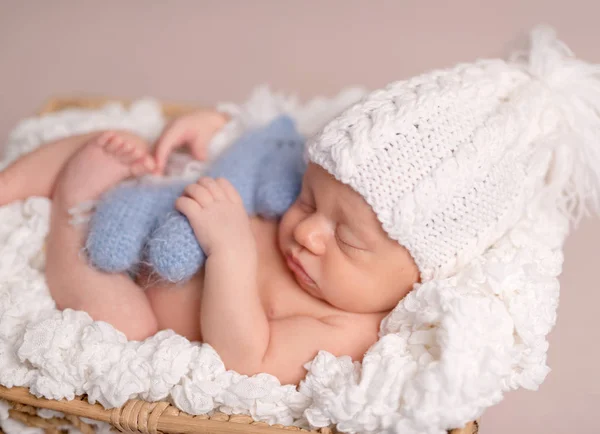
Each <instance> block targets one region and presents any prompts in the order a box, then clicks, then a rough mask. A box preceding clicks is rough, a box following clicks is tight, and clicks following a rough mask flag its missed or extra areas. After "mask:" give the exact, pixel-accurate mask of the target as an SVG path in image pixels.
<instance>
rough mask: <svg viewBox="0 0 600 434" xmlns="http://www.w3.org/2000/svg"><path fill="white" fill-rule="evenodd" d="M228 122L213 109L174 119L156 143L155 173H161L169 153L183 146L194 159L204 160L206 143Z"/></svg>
mask: <svg viewBox="0 0 600 434" xmlns="http://www.w3.org/2000/svg"><path fill="white" fill-rule="evenodd" d="M228 120H229V117H228V116H227V115H226V114H224V113H221V112H218V111H217V110H214V109H205V110H197V111H195V112H192V113H190V114H187V115H183V116H180V117H178V118H176V119H174V120H173V121H172V122H171V123H169V124H168V125H167V126H166V127H165V129H164V130H163V133H162V135H161V136H160V138H159V139H158V141H157V142H156V149H155V158H156V165H157V171H158V172H159V173H162V171H163V170H164V168H165V165H166V162H167V158H168V157H169V155H170V154H171V152H172V151H173V150H174V149H176V148H179V147H181V146H184V145H187V146H188V148H189V149H190V152H191V154H192V155H193V156H194V158H196V159H198V160H205V159H206V157H207V155H206V148H207V145H208V142H209V141H210V139H211V138H212V137H213V135H214V134H215V133H216V132H217V131H219V130H220V129H221V128H222V127H223V126H224V125H225V124H226V123H227V121H228Z"/></svg>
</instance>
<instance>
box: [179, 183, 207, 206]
mask: <svg viewBox="0 0 600 434" xmlns="http://www.w3.org/2000/svg"><path fill="white" fill-rule="evenodd" d="M183 193H184V195H186V196H188V197H190V198H192V199H194V200H195V201H196V202H198V204H200V206H201V207H203V208H204V207H206V206H208V205H210V204H211V203H213V202H214V201H215V198H214V197H213V195H212V193H211V192H210V190H209V189H207V188H206V187H203V186H201V185H198V184H190V185H188V186H187V187H185V190H184V191H183Z"/></svg>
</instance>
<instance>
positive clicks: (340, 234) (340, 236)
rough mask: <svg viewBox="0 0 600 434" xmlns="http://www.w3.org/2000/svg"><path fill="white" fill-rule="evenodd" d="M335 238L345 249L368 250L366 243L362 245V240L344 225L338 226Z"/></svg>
mask: <svg viewBox="0 0 600 434" xmlns="http://www.w3.org/2000/svg"><path fill="white" fill-rule="evenodd" d="M335 238H336V239H337V240H338V242H339V243H340V244H341V245H342V246H343V247H346V248H350V249H355V250H365V249H366V246H365V245H364V243H362V242H361V240H360V239H359V238H358V237H357V236H356V235H354V234H353V233H352V231H351V230H350V229H349V228H348V227H346V226H344V225H338V227H337V228H336V231H335Z"/></svg>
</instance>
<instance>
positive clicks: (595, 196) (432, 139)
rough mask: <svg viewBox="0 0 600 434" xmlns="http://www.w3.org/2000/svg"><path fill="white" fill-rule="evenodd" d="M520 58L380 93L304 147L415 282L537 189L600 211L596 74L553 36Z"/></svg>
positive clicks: (449, 270) (553, 200) (456, 258)
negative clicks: (409, 260)
mask: <svg viewBox="0 0 600 434" xmlns="http://www.w3.org/2000/svg"><path fill="white" fill-rule="evenodd" d="M531 36H532V37H531V42H532V43H531V50H530V53H529V55H528V56H523V55H522V53H518V54H517V55H515V56H514V57H513V58H512V59H511V61H509V62H505V61H502V60H483V61H478V62H476V63H473V64H462V65H459V66H457V67H455V68H453V69H448V70H442V71H434V72H431V73H428V74H424V75H421V76H418V77H415V78H412V79H410V80H407V81H399V82H395V83H392V84H390V85H388V86H387V87H386V88H385V89H383V90H378V91H375V92H373V93H371V94H370V95H368V96H367V97H366V98H364V99H363V100H362V101H360V102H359V103H357V104H356V105H354V106H352V107H351V108H349V109H348V110H346V111H345V112H344V113H342V114H341V115H340V116H338V117H337V118H336V119H334V120H333V121H332V122H330V123H329V124H328V125H327V126H326V127H325V128H324V130H323V131H322V132H321V134H320V135H318V136H317V137H316V138H315V139H314V140H312V141H311V142H310V143H309V144H308V155H309V158H310V160H311V161H313V162H314V163H317V164H318V165H320V166H322V167H323V168H324V169H326V170H327V171H328V172H330V173H331V174H332V175H334V176H335V177H336V178H337V179H338V180H340V181H341V182H343V183H346V184H348V185H349V186H351V187H352V188H353V189H354V190H356V191H357V192H358V193H360V194H361V195H362V196H363V197H364V199H365V200H366V201H367V203H369V205H371V207H372V208H373V210H374V211H375V213H376V214H377V216H378V218H379V220H380V221H381V223H382V225H383V229H384V230H385V231H386V232H387V233H388V235H389V236H390V237H391V238H392V239H394V240H397V241H398V242H399V243H400V244H402V245H403V246H405V247H406V248H407V249H408V250H409V251H410V253H411V254H412V256H413V258H414V259H415V262H416V264H417V266H418V267H419V270H420V272H421V279H422V281H428V280H431V279H437V278H444V277H448V276H451V275H453V274H455V273H456V272H457V271H458V270H459V269H461V267H462V266H464V265H465V264H467V263H468V262H470V261H471V260H472V259H473V258H474V257H476V256H478V255H480V254H481V253H483V252H484V251H485V250H486V249H487V248H489V247H490V246H491V245H493V244H494V243H495V242H496V241H497V240H498V239H499V238H500V237H501V236H502V235H503V234H504V233H505V232H506V231H507V230H508V229H509V228H510V227H512V226H513V225H514V224H515V223H516V222H517V221H518V220H519V219H520V218H521V216H522V214H523V212H524V211H525V206H526V204H527V203H528V201H530V200H531V199H532V198H533V197H534V196H536V195H537V194H539V193H540V192H541V191H542V190H543V189H545V190H546V191H547V195H546V197H547V200H548V201H550V202H549V203H550V204H551V206H555V207H559V208H560V209H561V210H562V211H563V212H564V213H565V214H567V215H568V216H569V218H570V219H571V220H574V221H576V222H578V221H579V219H580V217H581V216H582V215H583V214H586V213H587V207H588V206H590V205H591V206H592V207H594V208H595V209H596V210H599V209H600V206H599V205H600V194H599V193H600V66H599V65H590V64H587V63H585V62H582V61H580V60H577V59H575V58H574V57H573V56H572V53H571V52H570V51H569V49H568V48H567V47H566V46H565V45H564V44H562V43H561V42H559V41H557V40H556V38H555V35H554V32H553V31H552V30H551V29H549V28H547V27H539V28H537V29H535V30H534V31H533V32H532V35H531Z"/></svg>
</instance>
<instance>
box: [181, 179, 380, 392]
mask: <svg viewBox="0 0 600 434" xmlns="http://www.w3.org/2000/svg"><path fill="white" fill-rule="evenodd" d="M176 207H177V209H178V210H179V211H181V212H182V213H183V214H185V215H186V216H187V218H188V219H189V221H190V224H191V226H192V228H193V229H194V233H195V234H196V237H197V238H198V241H199V243H200V245H201V246H202V248H203V249H204V251H205V252H206V254H207V260H206V266H205V277H204V289H203V294H202V304H201V306H202V307H201V309H202V310H201V312H200V321H201V326H202V336H203V338H204V342H206V343H208V344H210V345H211V346H212V347H213V348H214V349H215V350H216V351H217V353H219V355H220V356H221V358H222V359H223V362H224V363H225V366H226V367H227V368H228V369H233V370H235V371H237V372H239V373H241V374H247V375H253V374H256V373H259V372H266V373H270V374H272V375H275V376H276V377H278V378H279V380H280V381H281V382H282V383H298V382H299V381H300V380H301V379H302V378H304V375H305V370H304V368H303V365H304V364H305V363H306V362H308V361H310V360H312V359H313V358H314V357H315V356H316V354H317V352H318V351H319V350H321V349H325V350H327V351H329V352H331V353H333V354H335V355H338V356H341V355H349V356H352V357H353V358H354V359H360V358H361V357H362V355H363V354H364V352H365V351H366V350H367V349H368V348H369V346H370V345H371V344H372V343H373V342H375V341H376V340H377V330H376V328H374V327H371V328H368V327H365V324H363V323H360V322H358V321H357V320H356V319H354V318H353V319H350V318H345V317H340V316H332V317H329V318H324V319H317V318H313V317H308V316H298V317H292V318H285V319H281V320H276V321H269V320H268V318H267V315H266V313H265V310H264V308H263V306H262V303H261V300H260V297H259V292H258V287H257V267H258V254H257V249H256V242H255V240H254V235H253V233H252V231H251V227H250V219H249V218H248V215H247V213H246V211H245V209H244V207H243V205H242V200H241V198H240V196H239V194H238V193H237V191H236V190H235V188H234V187H233V186H232V185H231V184H230V183H229V182H228V181H226V180H225V179H222V178H220V179H217V180H213V179H211V178H202V179H200V181H198V183H197V184H191V185H189V186H188V187H186V190H185V193H184V195H183V196H182V197H181V198H180V199H178V200H177V203H176ZM367 329H369V331H368V332H366V331H365V330H367Z"/></svg>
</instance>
